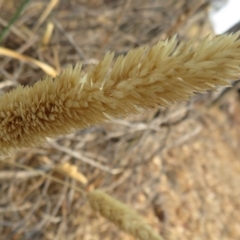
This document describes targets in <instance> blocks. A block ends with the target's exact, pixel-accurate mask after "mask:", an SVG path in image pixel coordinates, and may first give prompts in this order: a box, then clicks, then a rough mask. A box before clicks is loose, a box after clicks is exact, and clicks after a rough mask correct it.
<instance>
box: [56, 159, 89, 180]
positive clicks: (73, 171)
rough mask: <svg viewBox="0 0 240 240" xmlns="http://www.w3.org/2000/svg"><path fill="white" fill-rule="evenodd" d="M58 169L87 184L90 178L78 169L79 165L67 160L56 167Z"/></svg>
mask: <svg viewBox="0 0 240 240" xmlns="http://www.w3.org/2000/svg"><path fill="white" fill-rule="evenodd" d="M56 170H57V171H59V172H61V173H64V174H66V175H67V176H69V177H71V178H73V179H75V180H77V181H79V182H81V183H83V184H87V182H88V180H87V178H86V177H85V176H84V175H83V174H82V173H80V172H79V171H78V168H77V166H75V165H73V164H70V163H68V162H65V163H62V164H59V165H58V166H57V167H56Z"/></svg>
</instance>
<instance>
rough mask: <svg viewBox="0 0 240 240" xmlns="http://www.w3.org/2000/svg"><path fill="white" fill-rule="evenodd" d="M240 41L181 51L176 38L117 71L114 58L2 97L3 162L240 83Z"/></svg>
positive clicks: (138, 52) (136, 54) (225, 39)
mask: <svg viewBox="0 0 240 240" xmlns="http://www.w3.org/2000/svg"><path fill="white" fill-rule="evenodd" d="M238 36H239V34H238V33H237V34H234V35H223V36H218V37H215V38H214V39H213V40H209V39H208V38H206V39H204V40H203V41H202V42H201V43H200V44H199V46H198V47H196V48H195V50H194V49H193V44H194V41H190V42H188V43H186V44H184V43H180V44H179V45H177V41H176V39H175V38H172V39H171V40H169V41H165V42H161V41H160V42H159V43H157V44H156V45H154V46H153V47H152V48H150V49H147V48H146V47H141V48H137V49H134V50H131V51H129V53H128V54H127V55H126V56H125V57H123V56H120V57H118V58H117V60H116V62H115V64H113V66H112V70H111V69H110V66H111V64H112V60H113V57H114V54H113V53H108V54H106V56H105V57H104V59H103V60H102V61H100V62H99V64H98V65H96V66H94V67H92V68H91V70H90V71H89V72H88V73H87V74H86V75H85V76H83V77H82V75H81V67H80V65H77V66H76V67H75V68H74V69H73V68H72V67H68V68H67V69H66V70H65V71H64V72H63V73H62V74H61V75H60V76H58V77H56V78H55V79H52V78H51V77H46V78H45V79H44V80H43V81H39V82H37V83H36V84H35V85H34V86H33V87H25V88H23V87H21V86H20V87H18V88H17V89H15V90H14V91H12V92H10V93H8V94H5V95H3V96H1V97H0V155H1V154H10V153H11V151H12V150H14V149H18V148H22V147H31V146H34V145H37V144H39V143H42V142H44V141H45V140H46V137H55V136H57V135H60V134H66V133H69V132H72V131H74V130H76V129H81V128H85V127H89V126H91V125H94V124H97V123H101V122H103V121H105V120H107V119H109V117H110V118H112V117H113V118H121V117H123V116H126V115H127V114H130V113H133V112H137V110H138V108H151V107H156V106H169V105H171V104H172V103H175V102H177V101H181V100H186V99H188V98H189V97H190V96H192V95H193V94H194V93H196V92H204V91H206V90H210V89H215V87H216V86H224V85H228V80H236V79H239V77H240V68H239V66H240V40H238Z"/></svg>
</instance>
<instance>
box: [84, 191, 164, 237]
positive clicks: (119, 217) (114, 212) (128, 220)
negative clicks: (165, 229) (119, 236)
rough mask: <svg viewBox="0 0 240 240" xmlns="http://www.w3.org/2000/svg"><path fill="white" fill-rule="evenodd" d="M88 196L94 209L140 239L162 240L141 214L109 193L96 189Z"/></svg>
mask: <svg viewBox="0 0 240 240" xmlns="http://www.w3.org/2000/svg"><path fill="white" fill-rule="evenodd" d="M87 197H88V200H89V203H90V205H91V207H92V209H93V210H94V211H96V212H99V213H100V214H101V215H102V216H103V217H105V218H106V219H108V220H109V221H111V222H112V223H114V224H115V225H116V226H117V227H119V228H120V229H121V230H123V231H124V232H126V233H128V234H131V235H132V236H134V237H135V238H137V239H140V240H162V237H161V236H160V235H159V234H157V233H156V232H155V231H154V230H153V229H152V227H150V226H149V225H148V224H147V223H146V222H145V221H144V219H143V218H142V217H141V216H140V215H138V214H137V213H136V212H135V211H133V210H132V209H131V208H129V207H128V206H127V205H125V204H123V203H121V202H119V201H117V200H116V199H114V198H112V197H111V196H109V195H108V194H106V193H104V192H102V191H100V190H95V191H92V192H90V193H89V194H88V195H87Z"/></svg>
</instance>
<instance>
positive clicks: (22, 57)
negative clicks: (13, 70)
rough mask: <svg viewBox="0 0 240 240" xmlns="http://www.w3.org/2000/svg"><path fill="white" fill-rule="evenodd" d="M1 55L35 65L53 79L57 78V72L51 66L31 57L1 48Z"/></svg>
mask: <svg viewBox="0 0 240 240" xmlns="http://www.w3.org/2000/svg"><path fill="white" fill-rule="evenodd" d="M0 55H4V56H7V57H12V58H15V59H19V60H22V61H26V62H29V63H33V64H34V65H36V66H38V67H39V68H41V69H42V70H43V71H44V72H45V73H47V74H49V75H51V76H53V77H55V76H56V75H57V72H56V70H55V69H54V68H52V67H51V66H49V65H48V64H46V63H43V62H40V61H38V60H36V59H34V58H31V57H29V56H26V55H23V54H20V53H18V52H15V51H13V50H10V49H8V48H4V47H0Z"/></svg>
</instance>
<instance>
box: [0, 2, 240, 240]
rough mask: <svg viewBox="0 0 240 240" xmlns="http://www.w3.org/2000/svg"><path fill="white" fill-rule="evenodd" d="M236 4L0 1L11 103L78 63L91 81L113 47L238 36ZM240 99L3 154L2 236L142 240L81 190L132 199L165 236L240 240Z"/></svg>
mask: <svg viewBox="0 0 240 240" xmlns="http://www.w3.org/2000/svg"><path fill="white" fill-rule="evenodd" d="M234 2H235V4H239V3H238V2H239V1H234V0H231V1H230V0H229V1H227V0H225V1H220V0H219V1H210V0H169V1H164V0H138V1H134V0H69V1H64V0H51V1H47V0H23V1H17V0H0V94H1V95H2V94H4V93H6V92H8V91H10V90H12V89H14V88H15V87H16V86H17V85H19V84H22V85H33V84H34V83H35V82H36V81H38V80H39V79H41V78H43V77H44V76H45V75H46V74H50V75H53V76H55V75H56V74H58V73H60V72H61V71H62V70H63V69H64V68H65V67H66V66H67V65H69V64H74V65H75V64H76V63H77V62H78V61H82V62H83V72H86V71H87V69H88V68H89V67H90V66H91V65H92V64H93V65H94V64H96V63H98V61H99V60H100V59H101V58H102V57H103V56H104V54H105V53H106V52H107V51H109V50H111V51H115V52H116V56H118V55H121V54H126V53H127V51H128V50H130V49H132V48H134V47H137V46H142V45H145V44H149V45H153V44H154V43H156V42H157V41H159V40H165V39H167V38H169V37H171V36H173V35H175V34H176V33H177V38H178V40H179V41H187V40H189V39H192V38H193V37H196V43H197V42H200V41H201V40H202V39H203V38H205V37H206V36H208V35H210V36H214V35H215V34H222V33H225V32H233V31H234V32H235V31H237V30H238V28H239V24H238V21H239V19H238V16H237V17H235V18H234V17H233V18H232V20H231V21H227V20H229V19H230V18H231V16H235V13H234V10H233V9H237V5H233V6H234V7H233V8H230V10H226V9H228V8H229V4H230V3H231V4H234ZM224 9H225V10H224ZM238 9H239V8H238ZM222 12H224V13H222ZM219 16H220V17H219ZM227 22H230V23H228V24H227ZM223 25H224V26H223ZM239 94H240V84H239V82H238V81H236V82H234V83H233V88H223V89H219V91H217V92H214V93H213V92H209V93H206V94H198V95H196V96H195V97H194V98H192V99H191V100H190V101H188V102H182V103H179V104H176V105H174V106H172V107H171V108H168V109H165V108H158V109H153V110H147V111H142V113H141V114H138V115H132V116H129V117H127V118H125V119H118V120H115V121H113V122H109V123H106V124H102V125H98V126H95V127H91V128H89V129H83V130H79V131H77V132H74V133H72V134H69V135H66V136H60V137H59V138H57V139H49V141H48V143H46V144H44V145H42V146H39V147H36V148H31V149H24V150H21V151H17V152H15V153H14V154H13V155H11V157H9V158H4V157H1V158H0V236H1V237H0V238H1V239H4V240H25V239H26V240H28V239H34V240H42V239H47V240H61V239H68V240H78V239H81V240H98V239H104V240H105V239H106V240H108V239H126V240H131V239H133V238H131V237H130V236H128V235H126V234H124V233H122V232H121V231H119V230H118V229H117V228H116V227H115V226H113V225H112V224H111V223H109V222H107V221H106V220H105V219H103V218H102V217H100V216H98V215H97V214H96V213H94V212H93V211H92V210H91V209H90V207H89V205H88V203H87V202H86V199H85V198H84V197H83V196H81V194H80V193H78V192H77V191H76V190H74V187H76V186H77V187H79V188H82V189H85V190H86V191H90V190H93V189H96V188H98V189H102V190H104V191H106V192H108V193H109V194H111V195H112V196H114V197H116V198H118V199H119V200H121V201H123V202H125V203H126V204H128V205H129V206H131V207H132V208H134V209H135V210H136V211H138V212H139V213H140V214H141V215H143V216H144V217H145V218H146V220H147V221H148V222H149V223H150V224H151V225H152V226H153V227H154V228H155V229H156V231H158V232H159V233H161V234H162V235H163V236H164V237H166V239H171V240H183V239H184V240H188V239H189V240H206V239H207V240H220V239H221V240H237V239H240V227H239V225H240V214H239V211H238V209H239V208H240V188H239V185H240V157H239V156H240V147H239V146H240V143H239V141H240V95H239ZM1 160H2V161H1ZM3 160H7V161H8V162H9V164H7V163H6V162H4V161H3ZM14 163H20V164H22V165H25V166H28V167H29V168H30V169H28V170H26V169H22V168H20V167H18V166H16V165H15V164H14ZM31 169H32V170H31ZM34 170H38V172H36V171H34ZM39 172H43V173H46V174H48V175H49V176H54V177H56V178H58V179H61V180H62V181H64V182H66V183H68V184H70V185H71V186H72V188H69V187H67V186H64V185H63V184H59V183H56V182H54V181H52V180H49V179H46V178H45V177H44V176H42V175H41V174H40V173H39Z"/></svg>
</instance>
